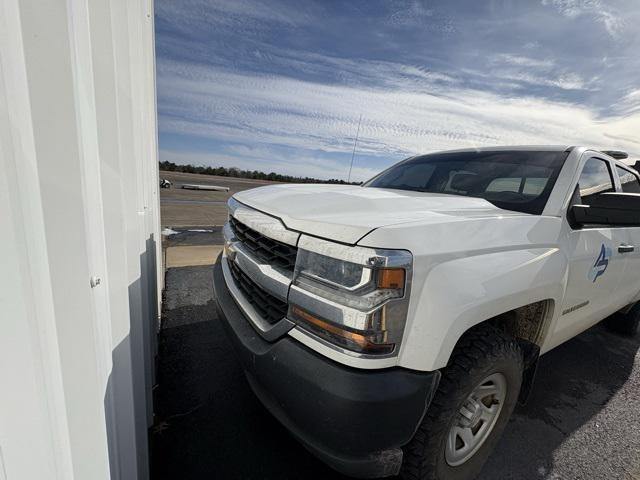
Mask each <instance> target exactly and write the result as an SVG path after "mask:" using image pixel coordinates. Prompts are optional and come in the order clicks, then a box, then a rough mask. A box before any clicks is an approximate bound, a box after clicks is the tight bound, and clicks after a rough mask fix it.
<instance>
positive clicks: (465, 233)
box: [359, 215, 566, 370]
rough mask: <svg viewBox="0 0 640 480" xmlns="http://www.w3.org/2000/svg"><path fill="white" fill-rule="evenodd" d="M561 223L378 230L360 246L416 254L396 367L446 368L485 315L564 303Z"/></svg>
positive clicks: (488, 222)
mask: <svg viewBox="0 0 640 480" xmlns="http://www.w3.org/2000/svg"><path fill="white" fill-rule="evenodd" d="M561 225H562V222H561V220H560V219H559V218H556V217H540V216H534V215H519V216H509V217H495V218H481V219H467V220H464V221H458V222H447V221H444V222H442V223H436V222H430V223H425V222H414V223H412V224H401V225H395V226H390V227H385V228H381V229H378V230H375V231H374V232H372V233H371V234H370V235H368V236H367V237H365V238H364V239H363V240H362V241H361V242H360V243H359V245H363V246H369V247H373V246H376V247H378V248H391V245H395V246H396V247H395V248H402V249H406V250H409V251H411V252H412V253H413V255H414V264H413V285H412V294H411V303H410V306H409V314H408V318H407V325H406V327H405V334H404V339H403V342H402V345H401V348H400V356H399V359H398V363H399V364H400V365H402V366H405V367H408V368H414V369H417V370H434V369H437V368H441V367H443V366H445V365H446V363H447V361H448V358H449V355H450V353H451V351H452V349H453V347H454V346H455V343H456V342H457V340H458V338H459V337H460V335H461V334H462V333H464V332H465V331H466V330H467V329H468V328H470V327H471V326H473V325H474V324H476V323H479V322H481V321H482V320H485V319H487V318H491V317H493V316H495V315H498V314H500V313H503V312H506V311H508V310H511V309H513V308H517V307H519V306H522V305H526V304H527V303H532V302H535V301H539V300H545V299H554V300H557V301H560V300H561V299H562V292H563V288H562V278H563V275H564V271H565V270H566V260H565V259H564V256H563V254H562V253H561V252H559V245H558V238H559V235H560V231H561Z"/></svg>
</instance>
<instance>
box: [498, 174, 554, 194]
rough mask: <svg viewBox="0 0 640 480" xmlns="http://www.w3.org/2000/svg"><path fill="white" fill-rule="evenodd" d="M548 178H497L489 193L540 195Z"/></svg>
mask: <svg viewBox="0 0 640 480" xmlns="http://www.w3.org/2000/svg"><path fill="white" fill-rule="evenodd" d="M548 180H549V179H548V178H536V177H529V178H496V179H495V180H493V181H492V182H491V183H490V184H489V186H488V187H487V189H486V191H487V192H516V193H523V194H525V195H535V196H537V195H540V194H541V193H542V192H543V191H544V187H545V186H546V185H547V181H548Z"/></svg>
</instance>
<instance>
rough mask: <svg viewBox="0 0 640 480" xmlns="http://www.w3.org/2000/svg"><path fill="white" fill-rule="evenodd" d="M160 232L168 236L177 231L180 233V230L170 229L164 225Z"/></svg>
mask: <svg viewBox="0 0 640 480" xmlns="http://www.w3.org/2000/svg"><path fill="white" fill-rule="evenodd" d="M161 233H162V235H163V236H165V237H168V236H169V235H176V234H177V233H180V232H176V231H175V230H171V229H170V228H166V227H165V228H164V230H162V232H161Z"/></svg>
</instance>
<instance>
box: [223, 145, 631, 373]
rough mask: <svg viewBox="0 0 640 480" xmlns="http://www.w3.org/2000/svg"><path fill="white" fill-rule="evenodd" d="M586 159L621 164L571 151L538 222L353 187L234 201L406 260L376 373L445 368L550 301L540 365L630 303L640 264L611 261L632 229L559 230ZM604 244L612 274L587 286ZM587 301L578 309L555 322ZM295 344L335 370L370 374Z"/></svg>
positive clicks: (482, 205) (433, 198)
mask: <svg viewBox="0 0 640 480" xmlns="http://www.w3.org/2000/svg"><path fill="white" fill-rule="evenodd" d="M508 148H510V147H508ZM538 149H539V147H536V150H538ZM592 155H597V156H599V157H604V158H605V159H606V160H607V161H609V162H611V164H612V165H613V164H615V163H622V162H616V161H615V160H613V159H611V158H609V157H606V156H603V155H602V154H601V153H598V152H595V151H593V150H589V149H587V148H585V147H576V148H574V149H573V150H572V151H571V152H570V153H569V155H568V156H567V159H566V162H565V164H564V166H563V168H562V170H561V174H560V178H559V179H558V181H557V182H556V184H555V186H554V189H553V191H552V192H551V195H550V197H549V201H548V203H547V205H546V207H545V209H544V211H543V214H542V215H527V214H521V213H517V212H507V211H505V210H501V209H499V208H496V207H494V206H493V205H491V204H490V203H488V202H486V201H485V200H482V199H477V198H466V197H456V196H448V195H434V194H428V193H418V192H405V191H399V190H385V189H374V188H361V187H352V186H334V185H283V186H280V185H278V186H268V187H261V188H257V189H254V190H249V191H244V192H241V193H239V194H236V195H235V197H237V199H238V201H241V202H243V203H245V204H247V205H249V206H251V207H253V208H256V209H258V210H261V211H263V212H265V213H267V214H270V215H273V216H275V217H278V218H280V219H281V220H282V221H283V223H284V224H285V225H286V226H287V227H288V228H291V229H294V230H298V231H301V232H303V233H306V234H310V235H313V236H317V237H322V238H325V239H327V240H330V241H334V242H335V241H337V242H342V243H349V244H354V243H356V242H357V245H358V246H364V247H371V248H378V249H402V250H408V251H410V252H411V253H412V254H413V257H414V264H413V284H412V291H411V300H410V306H409V313H408V316H407V324H406V327H405V331H404V337H403V341H402V344H401V346H400V351H399V355H398V357H397V358H395V359H391V361H389V360H388V359H385V362H386V363H385V366H389V365H394V364H397V365H401V366H404V367H407V368H411V369H416V370H426V371H430V370H436V369H439V368H442V367H444V366H445V365H446V364H447V362H448V360H449V357H450V354H451V352H452V350H453V348H454V346H455V344H456V343H457V341H458V340H459V338H460V336H461V335H462V334H463V333H464V332H465V331H467V330H468V329H469V328H471V327H472V326H473V325H475V324H477V323H480V322H482V321H484V320H487V319H490V318H492V317H495V316H496V315H499V314H502V313H504V312H507V311H510V310H512V309H515V308H518V307H521V306H524V305H528V304H531V303H534V302H539V301H550V305H551V308H550V310H549V311H548V314H547V319H546V322H547V323H546V324H545V328H544V331H543V334H544V335H543V339H542V344H541V351H542V353H545V352H547V351H549V350H550V349H552V348H554V347H555V346H557V345H559V344H560V343H562V342H564V341H565V340H567V339H569V338H571V337H573V336H575V335H577V334H578V333H580V332H582V331H583V330H585V329H587V328H588V327H590V326H591V325H593V324H594V323H595V322H597V321H599V320H602V319H603V318H605V317H606V316H607V315H609V314H611V313H613V312H615V311H616V310H618V309H620V308H622V307H624V306H625V305H627V304H628V303H629V302H631V301H632V300H633V299H637V298H640V293H638V292H639V290H640V284H639V283H638V277H637V271H638V266H640V260H638V259H639V258H640V254H638V252H636V253H634V254H632V255H628V256H626V257H623V256H621V254H619V253H618V252H617V247H618V246H619V244H620V243H632V244H638V245H637V246H638V247H639V248H640V234H639V233H638V232H640V229H638V228H635V229H628V228H609V229H596V230H589V229H584V230H583V231H574V230H572V229H571V228H570V226H569V224H568V221H567V219H566V213H567V209H568V206H569V202H570V200H571V197H572V194H573V192H574V190H575V187H576V184H577V182H578V178H579V174H580V172H581V170H582V165H583V163H584V161H585V159H586V158H588V157H590V156H592ZM618 187H619V182H618ZM303 238H304V237H303ZM603 243H604V244H606V246H608V247H609V248H611V250H612V252H613V257H612V260H611V263H610V267H609V268H610V269H611V271H610V272H607V275H609V276H608V278H604V277H601V278H600V279H599V280H598V283H597V285H590V284H589V283H588V282H589V279H588V270H589V269H590V268H591V267H592V266H593V263H594V262H595V260H596V258H597V256H598V254H599V253H600V248H601V245H602V244H603ZM587 300H588V301H589V304H588V305H587V306H585V307H583V308H580V309H577V310H575V311H573V312H571V313H568V314H566V315H562V311H563V310H565V309H567V308H570V307H573V306H575V305H578V304H581V303H584V302H585V301H587ZM291 334H292V335H294V336H296V335H297V331H296V330H292V332H291ZM298 337H300V338H299V340H300V341H303V342H304V343H305V344H307V345H308V346H310V347H311V348H313V349H315V350H316V351H319V352H320V353H322V354H324V355H326V356H328V357H330V358H332V359H333V360H335V361H337V362H340V363H344V364H347V365H350V366H354V367H358V368H369V367H371V366H372V365H374V363H373V362H372V363H371V364H370V365H368V366H365V365H364V362H366V361H367V360H363V359H358V360H355V361H354V360H353V359H351V358H347V357H348V356H346V355H343V354H340V353H337V352H335V351H333V350H332V349H329V348H326V347H325V346H322V345H320V343H319V342H318V341H316V340H314V339H313V338H309V337H304V338H303V337H302V336H300V335H297V337H296V338H298ZM387 362H388V363H387ZM376 366H377V364H376Z"/></svg>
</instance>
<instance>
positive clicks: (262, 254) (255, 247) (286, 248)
mask: <svg viewBox="0 0 640 480" xmlns="http://www.w3.org/2000/svg"><path fill="white" fill-rule="evenodd" d="M229 225H230V226H231V229H232V230H233V233H234V234H235V236H236V238H237V239H238V240H239V241H240V242H242V244H243V245H244V246H245V247H247V249H248V250H250V251H251V253H252V254H253V255H254V256H255V257H256V258H257V259H259V260H261V261H262V262H264V263H267V264H269V265H272V266H274V267H279V268H283V269H285V270H289V271H293V267H294V266H295V263H296V255H297V254H298V249H297V248H296V247H292V246H291V245H287V244H286V243H282V242H279V241H277V240H273V239H271V238H269V237H266V236H264V235H262V234H261V233H259V232H256V231H255V230H253V229H252V228H249V227H248V226H246V225H245V224H244V223H242V222H240V221H238V220H237V219H236V218H234V217H229Z"/></svg>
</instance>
